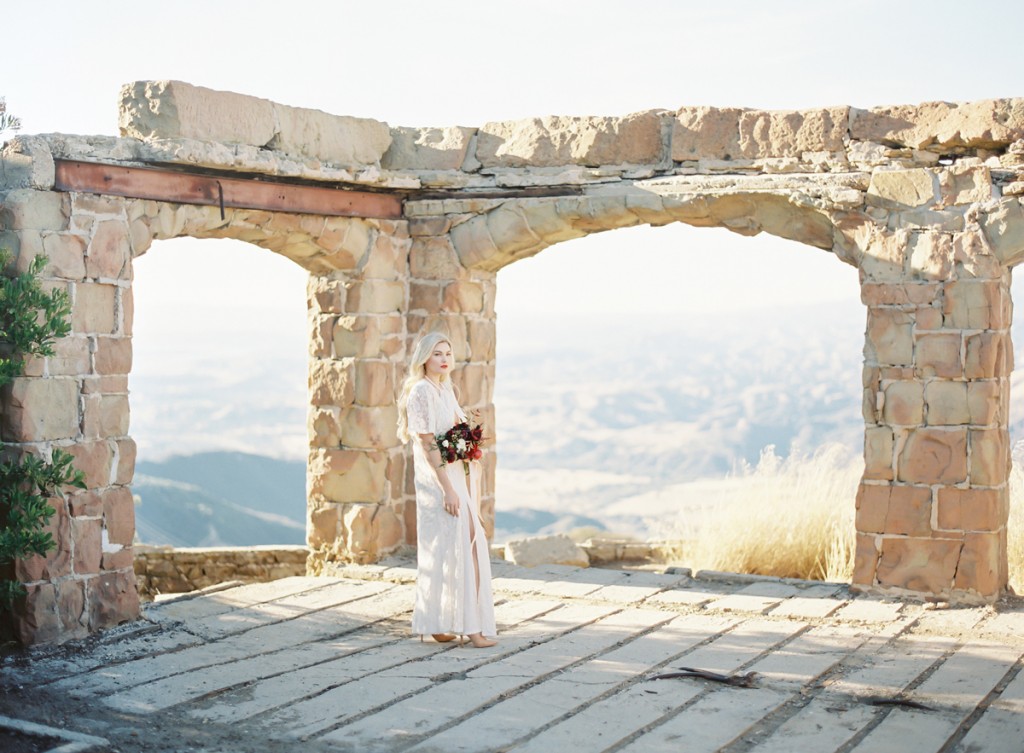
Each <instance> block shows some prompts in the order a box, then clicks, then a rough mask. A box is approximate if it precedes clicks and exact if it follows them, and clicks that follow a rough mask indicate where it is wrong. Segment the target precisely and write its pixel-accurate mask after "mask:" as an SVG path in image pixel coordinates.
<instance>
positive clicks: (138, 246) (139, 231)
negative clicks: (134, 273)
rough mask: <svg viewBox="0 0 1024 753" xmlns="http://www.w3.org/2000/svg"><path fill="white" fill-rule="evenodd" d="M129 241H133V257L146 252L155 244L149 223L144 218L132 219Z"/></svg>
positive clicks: (129, 228)
mask: <svg viewBox="0 0 1024 753" xmlns="http://www.w3.org/2000/svg"><path fill="white" fill-rule="evenodd" d="M128 241H129V242H130V243H131V249H132V258H133V259H134V258H135V257H138V256H142V255H143V254H144V253H146V252H147V251H148V250H149V247H150V246H152V245H153V233H152V232H151V231H150V229H149V223H147V222H146V221H145V220H143V219H137V220H132V221H131V223H130V224H129V226H128Z"/></svg>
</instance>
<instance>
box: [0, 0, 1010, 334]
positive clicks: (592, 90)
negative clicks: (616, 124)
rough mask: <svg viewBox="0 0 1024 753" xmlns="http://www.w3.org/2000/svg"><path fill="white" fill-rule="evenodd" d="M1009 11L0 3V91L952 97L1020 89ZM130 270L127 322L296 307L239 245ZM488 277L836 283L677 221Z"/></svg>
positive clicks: (741, 99) (540, 98) (564, 110)
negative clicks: (194, 305)
mask: <svg viewBox="0 0 1024 753" xmlns="http://www.w3.org/2000/svg"><path fill="white" fill-rule="evenodd" d="M1022 22H1024V3H1020V2H1019V1H1015V0H1002V1H996V2H975V3H965V2H962V0H961V1H959V2H940V1H934V0H933V1H930V2H898V1H895V0H863V1H860V2H856V1H854V0H851V1H850V2H845V3H834V2H822V1H821V0H808V1H806V2H796V1H795V0H790V1H788V2H780V1H779V0H772V1H771V2H764V0H757V1H753V0H752V1H750V2H736V1H733V2H729V1H727V0H720V1H719V2H716V3H708V2H700V3H697V2H683V1H682V0H677V1H676V2H668V1H667V0H646V1H645V0H640V1H637V0H633V1H632V2H600V1H595V0H586V1H584V2H581V1H578V0H557V1H555V0H543V1H540V2H538V1H534V0H515V2H496V1H493V0H489V1H486V2H484V1H481V0H473V1H471V2H470V1H465V2H445V1H444V0H438V2H434V3H423V2H419V1H416V2H387V1H385V0H373V2H369V1H367V2H361V3H356V2H310V1H309V0H292V1H291V2H288V3H277V2H275V3H270V2H263V1H262V0H245V2H214V1H213V0H202V1H197V0H184V1H176V2H166V3H140V2H138V1H137V0H134V1H133V2H121V1H120V0H104V2H102V3H80V2H53V1H52V0H50V1H47V0H37V2H33V3H28V2H22V3H10V4H8V5H7V7H5V8H4V11H3V25H4V28H5V34H4V57H5V61H6V65H5V69H6V70H7V74H6V75H5V76H4V80H3V81H2V82H0V95H5V96H6V97H7V101H8V105H9V108H10V111H11V112H13V113H15V114H17V115H19V116H20V117H21V118H22V120H23V123H24V128H23V132H24V133H42V132H49V131H62V132H65V133H103V134H115V133H117V94H118V89H119V87H120V85H121V84H123V83H125V82H129V81H133V80H138V79H165V78H171V79H179V80H184V81H189V82H191V83H194V84H199V85H203V86H208V87H212V88H215V89H227V90H232V91H238V92H244V93H247V94H252V95H256V96H260V97H266V98H269V99H272V100H276V101H279V102H283V103H287V104H291V105H297V106H305V107H314V108H318V109H322V110H325V111H328V112H332V113H337V114H346V115H356V116H363V117H373V118H378V119H381V120H385V121H387V122H388V123H390V124H392V125H421V126H427V125H450V124H459V125H477V124H481V123H483V122H485V121H488V120H495V119H505V118H518V117H526V116H532V115H543V114H554V113H557V114H623V113H627V112H631V111H635V110H640V109H646V108H652V107H661V108H674V107H678V106H680V105H684V104H686V105H698V104H709V105H720V106H721V105H741V106H753V107H763V108H770V109H786V108H799V107H809V106H818V105H830V104H852V105H857V106H870V105H874V104H887V103H902V102H920V101H925V100H932V99H946V100H971V99H982V98H987V97H1005V96H1014V95H1021V94H1024V56H1022V55H1020V54H1019V51H1018V50H1019V43H1020V37H1021V33H1022V32H1024V23H1022ZM185 257H187V258H188V260H189V261H187V262H186V260H185ZM256 262H260V263H256ZM196 264H199V265H201V266H202V268H203V269H206V270H207V271H208V274H207V276H206V277H205V278H197V277H196V276H195V274H194V270H195V268H196ZM136 279H137V284H138V289H137V295H136V305H137V307H138V315H139V317H140V323H142V322H152V324H153V326H156V325H157V324H159V325H161V326H162V327H164V328H166V329H174V328H175V327H180V326H183V321H184V320H185V319H187V318H188V316H190V314H189V311H188V310H184V309H183V308H182V304H184V303H186V302H187V301H189V300H192V301H194V300H195V299H196V298H197V297H202V298H206V299H208V300H209V301H210V303H213V304H216V305H219V306H220V307H222V309H223V311H224V317H225V320H224V321H225V324H224V325H223V326H225V327H230V326H240V327H245V326H247V324H248V325H251V326H257V325H258V321H259V318H260V317H268V318H269V319H273V318H275V317H286V318H290V320H291V321H293V322H294V323H300V322H301V318H302V305H303V304H302V297H303V288H304V282H303V281H304V273H303V272H302V271H301V270H300V269H299V268H298V267H296V266H294V265H291V264H290V263H289V262H287V261H285V260H283V259H280V258H273V257H272V255H270V254H269V253H268V252H264V251H262V250H259V249H255V248H253V247H244V246H243V245H241V244H239V245H236V246H232V244H231V243H230V242H227V241H218V242H216V243H214V242H203V243H200V242H196V241H188V240H182V241H174V242H169V243H165V244H157V246H155V247H154V249H153V251H152V252H151V253H150V254H149V255H148V257H147V258H145V259H143V260H141V261H140V263H139V264H138V266H137V269H136ZM499 282H500V286H499V291H500V292H499V301H498V305H499V313H500V314H501V315H502V316H503V317H506V318H508V317H514V316H517V315H520V314H523V315H525V314H529V313H562V314H564V313H569V312H581V311H582V312H586V311H610V312H623V313H628V312H638V313H644V312H654V313H660V314H663V315H672V314H676V313H686V312H695V311H696V312H714V311H720V310H723V309H726V308H731V307H734V306H737V305H739V306H748V307H758V306H763V305H767V304H779V303H800V302H820V301H832V300H835V301H841V300H845V301H855V300H856V299H857V295H858V293H857V284H856V273H855V272H854V270H852V269H850V268H848V267H845V266H843V265H841V264H839V263H838V262H836V261H835V260H834V259H833V258H831V257H830V256H829V255H828V254H825V253H823V252H821V251H818V250H816V249H810V248H806V247H800V246H798V245H796V244H792V243H787V242H784V241H780V240H777V239H772V238H769V237H758V238H756V239H747V238H742V237H740V236H736V235H732V234H730V233H728V232H726V231H723V230H695V229H692V228H686V227H682V226H670V227H666V228H656V229H655V228H635V229H629V230H619V231H615V232H613V233H606V234H602V235H597V236H592V237H590V238H586V239H582V240H578V241H572V242H570V243H566V244H563V245H561V246H558V247H555V248H554V249H550V250H548V251H545V252H544V253H542V254H541V255H539V256H538V257H536V258H535V259H531V260H527V261H524V262H520V263H519V264H516V265H514V266H512V267H510V268H508V269H507V270H505V271H503V272H502V273H501V275H500V277H499ZM296 302H297V303H296ZM737 302H739V303H737ZM192 311H193V313H192V314H191V316H192V317H193V318H196V319H198V320H202V319H203V318H204V317H205V316H206V315H205V314H203V313H202V312H199V311H196V310H194V309H192ZM232 317H234V319H233V320H232ZM229 320H230V321H234V322H235V324H234V325H232V324H230V321H229ZM299 326H301V324H300V325H299Z"/></svg>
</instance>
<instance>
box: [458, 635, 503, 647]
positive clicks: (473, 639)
mask: <svg viewBox="0 0 1024 753" xmlns="http://www.w3.org/2000/svg"><path fill="white" fill-rule="evenodd" d="M466 638H468V639H469V642H470V643H471V644H472V646H473V648H490V647H491V646H497V645H498V642H497V641H492V640H491V639H490V638H484V634H483V633H473V634H472V635H467V636H466Z"/></svg>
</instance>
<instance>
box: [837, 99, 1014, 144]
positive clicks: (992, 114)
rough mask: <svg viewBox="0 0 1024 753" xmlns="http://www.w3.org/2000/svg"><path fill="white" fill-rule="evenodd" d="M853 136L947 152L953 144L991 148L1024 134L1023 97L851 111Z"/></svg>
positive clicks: (851, 131)
mask: <svg viewBox="0 0 1024 753" xmlns="http://www.w3.org/2000/svg"><path fill="white" fill-rule="evenodd" d="M850 138H851V139H853V140H856V141H873V142H875V143H879V144H897V145H900V146H905V147H910V148H912V149H930V150H932V151H937V152H938V153H940V154H941V153H942V151H943V150H944V149H948V148H951V147H968V148H977V147H981V148H983V149H991V148H993V147H997V146H1000V145H1003V144H1011V143H1013V142H1014V141H1017V140H1018V139H1021V138H1024V102H1022V100H1020V99H989V100H979V101H976V102H924V103H922V104H920V105H892V106H885V107H873V108H871V109H870V110H861V109H852V110H851V111H850Z"/></svg>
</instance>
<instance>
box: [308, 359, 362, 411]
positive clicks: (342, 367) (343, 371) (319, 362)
mask: <svg viewBox="0 0 1024 753" xmlns="http://www.w3.org/2000/svg"><path fill="white" fill-rule="evenodd" d="M354 380H355V362H354V361H353V360H352V359H348V358H346V359H345V360H341V361H335V360H326V359H314V360H311V361H310V363H309V400H310V404H311V405H316V406H323V405H336V406H339V407H345V406H346V405H351V404H352V401H353V400H354V399H355V381H354Z"/></svg>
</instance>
